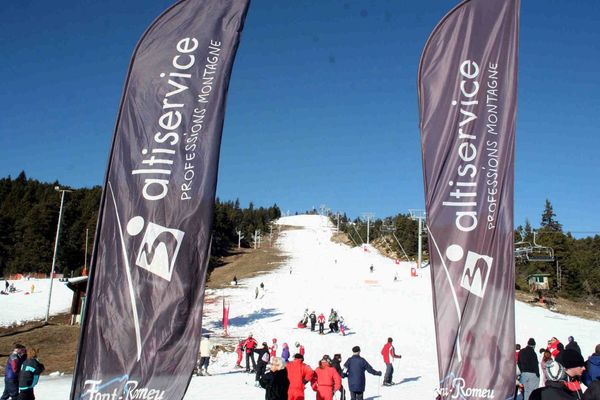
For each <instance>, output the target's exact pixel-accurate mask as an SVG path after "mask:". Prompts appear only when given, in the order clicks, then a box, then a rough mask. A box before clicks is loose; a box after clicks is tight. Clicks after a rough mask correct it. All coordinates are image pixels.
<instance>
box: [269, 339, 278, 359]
mask: <svg viewBox="0 0 600 400" xmlns="http://www.w3.org/2000/svg"><path fill="white" fill-rule="evenodd" d="M269 354H270V355H271V357H276V356H277V339H275V338H273V341H272V344H271V347H269Z"/></svg>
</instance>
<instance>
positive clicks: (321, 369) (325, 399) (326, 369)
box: [311, 357, 342, 400]
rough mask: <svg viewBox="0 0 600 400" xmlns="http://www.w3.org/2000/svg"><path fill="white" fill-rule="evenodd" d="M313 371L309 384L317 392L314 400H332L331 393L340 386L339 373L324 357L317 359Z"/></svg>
mask: <svg viewBox="0 0 600 400" xmlns="http://www.w3.org/2000/svg"><path fill="white" fill-rule="evenodd" d="M314 372H315V373H314V374H313V377H312V379H311V386H312V389H313V390H314V391H315V392H317V399H316V400H333V394H334V393H335V392H337V391H338V390H340V387H341V386H342V379H341V377H340V375H339V374H338V373H337V371H336V370H335V368H333V367H332V366H331V365H330V364H329V360H328V359H326V358H325V357H323V359H321V361H319V366H318V367H317V368H315V371H314Z"/></svg>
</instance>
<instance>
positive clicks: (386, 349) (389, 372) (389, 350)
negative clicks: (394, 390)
mask: <svg viewBox="0 0 600 400" xmlns="http://www.w3.org/2000/svg"><path fill="white" fill-rule="evenodd" d="M393 341H394V339H392V338H391V337H390V338H388V340H387V343H386V344H385V345H384V346H383V348H382V349H381V355H382V356H383V362H384V363H385V376H384V377H383V386H392V385H393V383H392V376H393V375H394V364H393V362H394V358H402V356H401V355H396V349H394V345H392V342H393Z"/></svg>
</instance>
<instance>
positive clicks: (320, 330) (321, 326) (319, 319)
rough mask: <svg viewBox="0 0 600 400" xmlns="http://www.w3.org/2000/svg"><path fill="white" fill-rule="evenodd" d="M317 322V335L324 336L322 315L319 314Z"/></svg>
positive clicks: (323, 318)
mask: <svg viewBox="0 0 600 400" xmlns="http://www.w3.org/2000/svg"><path fill="white" fill-rule="evenodd" d="M317 321H318V322H319V335H324V334H325V316H324V315H323V313H321V314H319V317H318V318H317Z"/></svg>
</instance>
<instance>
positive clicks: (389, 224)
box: [379, 217, 396, 233]
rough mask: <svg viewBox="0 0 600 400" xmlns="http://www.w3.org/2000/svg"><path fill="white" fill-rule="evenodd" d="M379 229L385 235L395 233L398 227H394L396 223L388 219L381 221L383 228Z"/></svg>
mask: <svg viewBox="0 0 600 400" xmlns="http://www.w3.org/2000/svg"><path fill="white" fill-rule="evenodd" d="M379 229H380V230H381V232H385V233H389V232H394V231H395V230H396V225H394V221H392V219H391V218H389V217H388V218H385V219H384V220H383V221H381V228H379Z"/></svg>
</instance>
